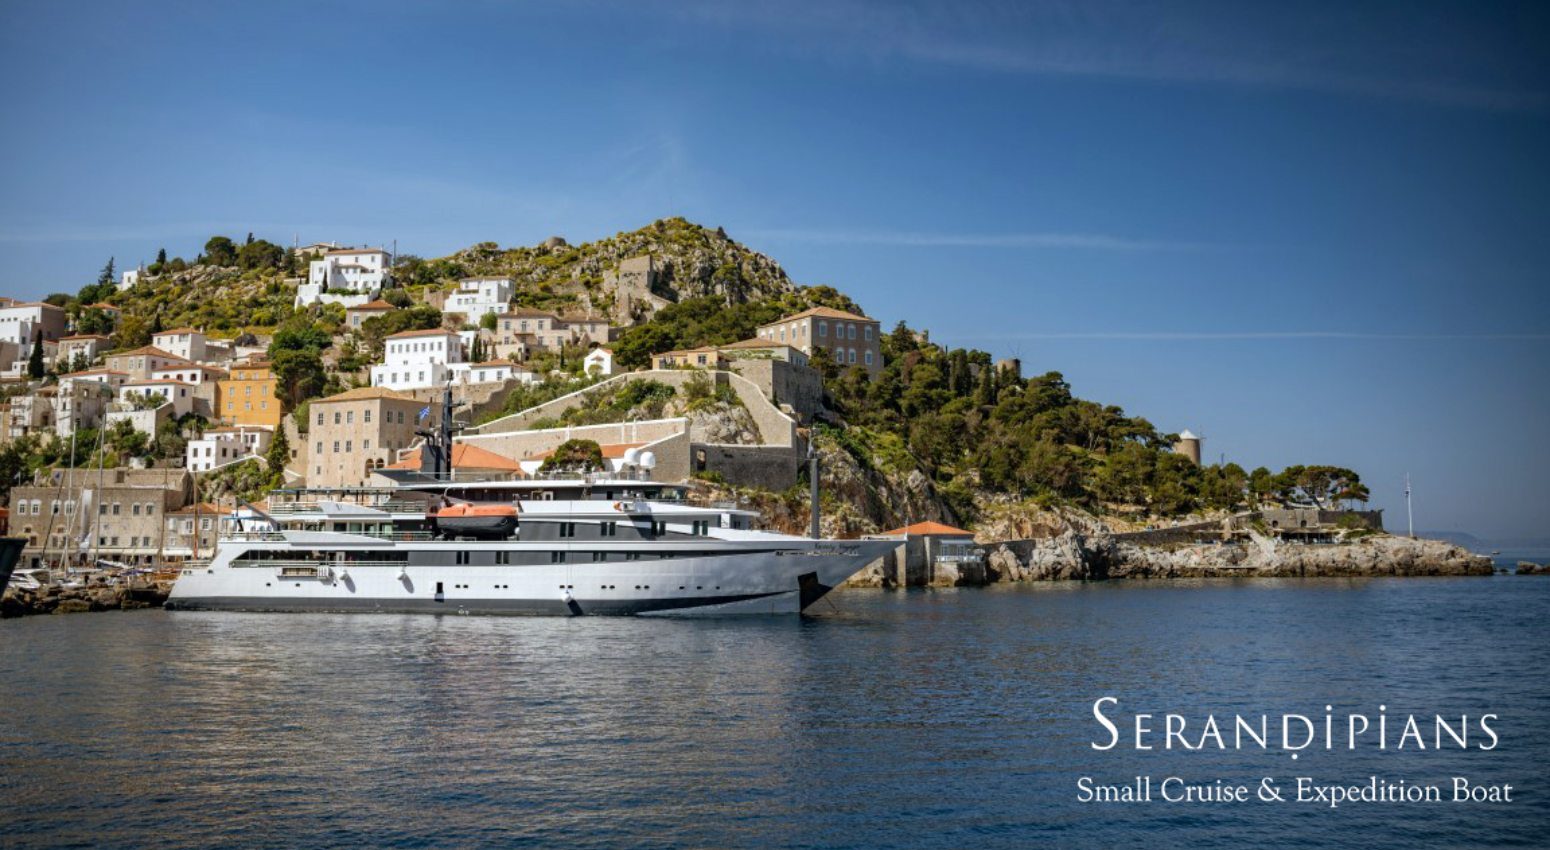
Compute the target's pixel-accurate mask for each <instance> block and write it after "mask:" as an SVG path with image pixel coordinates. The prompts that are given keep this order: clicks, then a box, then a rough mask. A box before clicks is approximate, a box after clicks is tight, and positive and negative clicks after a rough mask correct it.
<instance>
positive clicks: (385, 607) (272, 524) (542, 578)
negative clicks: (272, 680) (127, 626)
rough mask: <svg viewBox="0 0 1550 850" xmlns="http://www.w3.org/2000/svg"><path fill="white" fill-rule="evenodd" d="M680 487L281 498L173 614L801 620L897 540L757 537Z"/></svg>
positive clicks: (585, 480)
mask: <svg viewBox="0 0 1550 850" xmlns="http://www.w3.org/2000/svg"><path fill="white" fill-rule="evenodd" d="M685 489H686V488H684V487H682V486H678V485H672V484H664V483H661V482H656V481H650V480H637V479H635V478H632V477H623V476H619V475H617V474H613V475H585V476H574V475H573V476H568V477H563V478H552V479H551V478H532V479H520V480H511V481H463V482H457V481H443V480H436V479H434V478H430V479H429V480H421V481H414V480H410V481H404V482H401V483H399V485H398V486H397V487H393V488H384V489H380V490H360V491H357V492H354V493H350V494H348V496H349V498H350V500H349V501H344V500H341V499H340V498H330V496H336V495H337V494H328V493H315V492H309V491H280V492H277V493H275V494H272V496H271V498H270V501H269V505H268V507H267V509H266V510H264V511H259V510H256V509H253V510H247V511H239V512H237V513H235V514H233V515H231V516H229V517H226V518H224V519H223V521H222V532H221V535H220V539H219V543H218V545H217V547H216V554H215V557H214V558H213V559H212V560H211V561H210V562H209V563H208V564H207V565H191V566H190V567H188V568H187V569H184V570H183V572H182V575H180V576H179V578H178V581H177V584H176V585H175V587H174V588H173V590H172V594H171V597H170V599H169V602H168V605H169V607H173V608H179V609H243V610H273V611H304V610H322V611H346V610H366V611H406V612H407V611H427V612H446V613H468V614H508V613H509V614H556V615H565V614H571V615H576V614H730V613H796V612H799V611H802V610H804V609H806V608H807V607H808V606H810V605H812V604H813V603H814V602H816V601H817V600H818V599H819V598H821V597H822V596H823V595H824V594H825V593H827V592H828V591H829V590H830V589H831V588H833V587H835V586H836V585H838V584H840V583H841V582H843V581H844V580H845V579H847V578H849V577H850V576H851V575H853V574H855V573H856V572H857V571H859V570H860V569H862V568H863V567H864V566H866V565H867V564H868V563H870V562H871V561H874V560H876V559H877V558H878V557H881V556H882V554H883V553H884V552H885V551H887V549H888V548H889V547H891V546H893V545H894V544H892V543H890V542H888V541H881V542H879V541H859V540H855V541H852V540H846V541H826V540H817V539H813V538H809V537H799V536H794V535H788V534H779V533H775V532H770V531H760V530H755V529H754V527H753V526H754V523H755V521H756V519H757V514H756V513H754V512H752V511H747V510H742V509H739V508H737V507H734V506H699V505H691V504H689V503H688V502H687V501H685V499H684V494H685ZM449 508H457V509H456V510H449ZM464 508H472V509H464ZM508 514H509V515H510V516H511V517H512V518H514V520H515V521H514V522H512V523H510V529H509V532H503V531H502V528H503V527H504V524H503V522H499V521H497V520H500V519H501V518H502V517H503V516H506V515H508ZM454 518H455V520H456V521H453V519H454ZM486 520H488V521H486Z"/></svg>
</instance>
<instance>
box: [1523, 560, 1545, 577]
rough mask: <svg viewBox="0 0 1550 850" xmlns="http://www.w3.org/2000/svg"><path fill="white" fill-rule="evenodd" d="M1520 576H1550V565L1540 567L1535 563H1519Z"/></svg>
mask: <svg viewBox="0 0 1550 850" xmlns="http://www.w3.org/2000/svg"><path fill="white" fill-rule="evenodd" d="M1518 575H1520V576H1533V575H1550V564H1547V565H1545V566H1543V567H1541V566H1540V565H1538V564H1536V563H1534V562H1533V561H1519V562H1518Z"/></svg>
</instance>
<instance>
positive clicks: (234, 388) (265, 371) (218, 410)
mask: <svg viewBox="0 0 1550 850" xmlns="http://www.w3.org/2000/svg"><path fill="white" fill-rule="evenodd" d="M280 407H281V405H280V399H278V398H276V397H275V377H274V373H273V372H271V371H270V369H269V363H268V361H265V360H250V361H248V362H246V363H234V364H232V367H231V370H230V371H229V372H228V374H227V376H226V377H225V378H222V379H220V380H218V381H216V385H215V415H216V417H217V418H219V419H220V420H221V422H222V423H224V424H226V425H262V426H265V427H268V428H275V427H278V426H279V424H280Z"/></svg>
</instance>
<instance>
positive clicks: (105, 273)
mask: <svg viewBox="0 0 1550 850" xmlns="http://www.w3.org/2000/svg"><path fill="white" fill-rule="evenodd" d="M113 260H114V258H113V257H109V258H108V264H107V265H105V266H103V267H102V271H101V272H99V273H98V274H97V285H98V286H113V285H114V284H116V283H118V275H117V274H116V273H115V272H114V271H113Z"/></svg>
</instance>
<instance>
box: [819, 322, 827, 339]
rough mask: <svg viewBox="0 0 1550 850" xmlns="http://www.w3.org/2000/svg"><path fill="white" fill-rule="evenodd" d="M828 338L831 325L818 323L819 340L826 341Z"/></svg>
mask: <svg viewBox="0 0 1550 850" xmlns="http://www.w3.org/2000/svg"><path fill="white" fill-rule="evenodd" d="M828 336H829V323H828V322H819V323H818V338H819V339H824V338H826V337H828Z"/></svg>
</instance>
